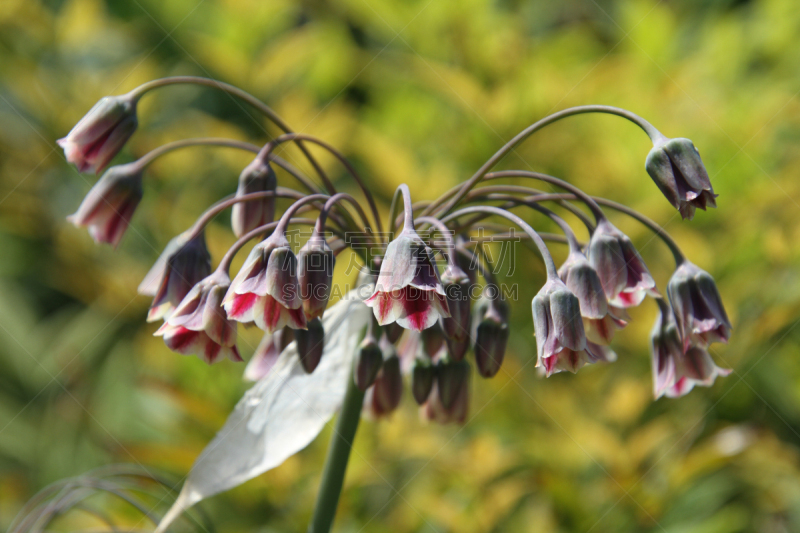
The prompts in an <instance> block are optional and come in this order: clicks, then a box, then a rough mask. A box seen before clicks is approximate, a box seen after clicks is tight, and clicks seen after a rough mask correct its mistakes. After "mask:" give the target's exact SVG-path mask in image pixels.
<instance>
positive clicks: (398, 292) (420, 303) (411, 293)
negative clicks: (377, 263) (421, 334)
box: [365, 227, 450, 331]
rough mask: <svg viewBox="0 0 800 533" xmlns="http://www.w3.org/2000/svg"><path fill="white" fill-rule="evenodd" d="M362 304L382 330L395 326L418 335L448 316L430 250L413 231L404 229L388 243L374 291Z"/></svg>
mask: <svg viewBox="0 0 800 533" xmlns="http://www.w3.org/2000/svg"><path fill="white" fill-rule="evenodd" d="M365 303H366V304H367V305H368V306H369V307H372V310H373V312H374V313H375V318H377V320H378V323H379V324H380V325H382V326H383V325H386V324H389V323H391V322H397V323H398V324H400V325H401V326H403V327H404V328H406V329H412V330H417V331H421V330H423V329H427V328H429V327H431V326H432V325H433V324H435V323H436V321H437V320H438V319H439V318H440V317H447V316H450V311H449V310H448V306H447V298H446V295H445V292H444V288H443V287H442V283H441V281H440V280H439V273H438V271H437V270H436V265H435V264H434V261H433V254H432V252H431V249H430V248H428V246H426V245H425V243H424V242H423V241H422V239H421V238H420V237H419V235H417V233H416V232H415V231H414V230H413V229H410V228H408V227H406V228H405V229H404V230H403V231H402V232H401V233H400V235H399V236H398V237H397V238H396V239H395V240H393V241H392V242H390V243H389V246H388V247H387V248H386V255H385V256H384V258H383V261H382V262H381V270H380V274H379V275H378V280H377V282H376V283H375V290H374V292H373V293H372V296H370V297H369V298H367V300H366V301H365Z"/></svg>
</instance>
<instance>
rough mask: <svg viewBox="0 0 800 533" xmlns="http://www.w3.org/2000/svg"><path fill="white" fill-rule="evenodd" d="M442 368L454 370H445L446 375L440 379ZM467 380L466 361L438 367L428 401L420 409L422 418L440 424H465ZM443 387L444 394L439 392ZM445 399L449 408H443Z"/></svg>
mask: <svg viewBox="0 0 800 533" xmlns="http://www.w3.org/2000/svg"><path fill="white" fill-rule="evenodd" d="M444 366H452V367H454V368H451V369H447V370H445V373H446V375H445V377H444V378H442V377H441V370H442V368H443V367H444ZM469 378H470V372H469V364H467V362H466V361H459V362H451V363H449V364H448V365H440V367H439V368H438V371H437V379H436V381H435V382H434V385H433V387H432V389H431V393H430V396H429V397H428V401H427V402H426V403H425V405H424V406H423V407H422V416H423V417H424V418H426V419H428V420H433V421H435V422H438V423H440V424H448V423H450V422H456V423H459V424H463V423H464V422H466V419H467V412H468V411H469V396H470V391H469ZM443 385H444V386H445V387H446V388H447V390H446V391H445V392H444V393H442V391H441V387H442V386H443ZM445 399H446V400H447V401H448V402H449V404H450V405H449V407H446V406H445V403H444V400H445Z"/></svg>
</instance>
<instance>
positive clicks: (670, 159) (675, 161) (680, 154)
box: [644, 138, 717, 219]
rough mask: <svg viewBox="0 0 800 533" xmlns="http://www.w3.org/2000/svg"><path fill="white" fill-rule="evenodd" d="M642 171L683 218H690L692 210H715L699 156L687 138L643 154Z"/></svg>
mask: <svg viewBox="0 0 800 533" xmlns="http://www.w3.org/2000/svg"><path fill="white" fill-rule="evenodd" d="M644 166H645V168H646V169H647V173H648V174H650V177H651V178H653V181H654V182H655V183H656V185H658V188H659V189H661V192H662V193H664V196H665V197H666V198H667V200H669V203H671V204H672V205H673V206H674V207H675V208H676V209H677V210H678V211H680V214H681V216H682V217H683V218H685V219H686V218H688V219H692V218H693V217H694V211H695V208H698V207H699V208H700V209H702V210H703V211H705V210H706V207H708V206H711V207H717V201H716V200H715V198H716V196H717V195H716V194H714V188H713V187H712V186H711V181H710V180H709V179H708V172H706V167H705V166H704V165H703V161H702V160H701V159H700V153H699V152H698V151H697V148H695V146H694V144H693V143H692V141H690V140H689V139H680V138H679V139H667V140H665V141H662V142H660V143H658V144H656V145H655V146H654V147H653V149H652V150H650V153H649V154H647V161H646V162H645V165H644Z"/></svg>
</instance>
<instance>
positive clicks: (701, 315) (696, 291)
mask: <svg viewBox="0 0 800 533" xmlns="http://www.w3.org/2000/svg"><path fill="white" fill-rule="evenodd" d="M667 294H668V295H669V301H670V304H671V305H672V308H673V309H674V310H675V321H676V323H677V326H678V332H679V333H680V335H681V339H682V340H683V349H684V351H685V350H687V349H688V348H689V345H690V344H692V343H696V344H700V345H706V346H707V345H709V344H711V343H712V342H728V338H729V337H730V335H731V329H732V327H731V323H730V321H729V320H728V315H727V313H725V307H723V305H722V299H721V298H720V296H719V290H718V289H717V284H716V283H714V278H712V277H711V275H710V274H709V273H708V272H706V271H705V270H703V269H701V268H699V267H698V266H697V265H694V264H692V263H690V262H689V261H684V262H683V263H682V264H681V265H680V266H679V267H678V268H677V269H675V273H674V274H672V278H670V280H669V283H668V284H667Z"/></svg>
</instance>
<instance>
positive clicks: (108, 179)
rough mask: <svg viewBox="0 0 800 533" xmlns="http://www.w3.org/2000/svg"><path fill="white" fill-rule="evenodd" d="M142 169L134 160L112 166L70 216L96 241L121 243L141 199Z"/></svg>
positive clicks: (71, 219) (72, 220)
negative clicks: (86, 229) (87, 230)
mask: <svg viewBox="0 0 800 533" xmlns="http://www.w3.org/2000/svg"><path fill="white" fill-rule="evenodd" d="M143 194H144V191H143V189H142V172H141V170H140V169H139V167H138V166H136V164H135V163H128V164H126V165H118V166H115V167H111V168H109V169H108V170H107V171H106V172H105V174H103V176H102V177H101V178H100V180H99V181H98V182H97V183H95V184H94V187H92V189H91V190H90V191H89V194H87V195H86V197H85V198H84V199H83V202H81V205H80V207H78V211H76V212H75V213H74V214H72V215H70V216H68V217H67V220H69V221H70V222H72V223H73V224H75V225H76V226H78V227H85V228H88V229H89V234H90V235H91V236H92V238H93V239H94V240H95V242H105V243H108V244H110V245H112V246H114V247H116V246H117V245H118V244H119V241H120V240H121V239H122V236H123V235H124V234H125V230H127V229H128V225H129V224H130V222H131V218H132V217H133V213H134V212H135V211H136V207H137V206H138V205H139V202H140V201H141V200H142V196H143Z"/></svg>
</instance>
